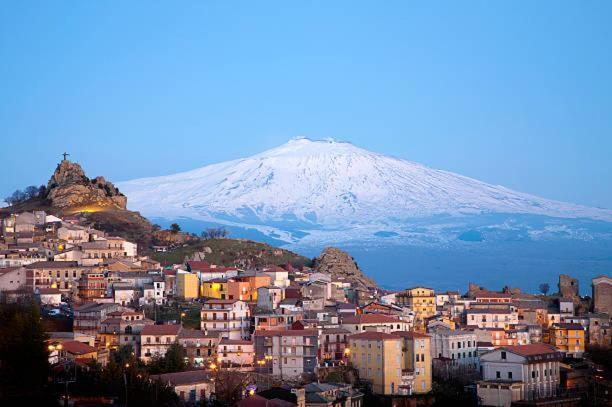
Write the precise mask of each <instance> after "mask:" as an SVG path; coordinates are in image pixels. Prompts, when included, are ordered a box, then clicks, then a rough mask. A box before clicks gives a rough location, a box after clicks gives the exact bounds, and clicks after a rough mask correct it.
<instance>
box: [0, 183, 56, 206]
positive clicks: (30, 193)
mask: <svg viewBox="0 0 612 407" xmlns="http://www.w3.org/2000/svg"><path fill="white" fill-rule="evenodd" d="M46 193H47V188H46V187H45V186H44V185H41V186H39V187H37V186H35V185H30V186H29V187H26V189H24V190H23V191H22V190H20V189H18V190H16V191H15V192H13V193H12V194H11V195H9V196H7V197H6V198H4V200H5V201H6V203H8V204H9V205H17V204H21V203H24V202H26V201H29V200H30V199H35V198H42V197H44V196H45V194H46Z"/></svg>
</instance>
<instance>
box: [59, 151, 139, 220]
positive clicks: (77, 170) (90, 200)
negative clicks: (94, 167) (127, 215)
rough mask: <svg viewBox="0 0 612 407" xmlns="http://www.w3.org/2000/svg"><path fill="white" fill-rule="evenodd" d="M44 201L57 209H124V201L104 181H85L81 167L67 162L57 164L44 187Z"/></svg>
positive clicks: (114, 188) (102, 178)
mask: <svg viewBox="0 0 612 407" xmlns="http://www.w3.org/2000/svg"><path fill="white" fill-rule="evenodd" d="M47 199H48V200H49V201H50V203H51V205H52V206H53V207H55V208H59V209H67V208H81V207H86V206H94V207H101V208H105V207H108V208H117V209H125V208H126V204H127V198H126V197H125V195H123V194H122V193H120V192H119V189H117V188H116V187H115V186H114V185H113V184H112V183H111V182H108V181H106V180H105V179H104V177H96V178H93V179H89V178H87V176H86V175H85V172H84V171H83V169H82V168H81V166H80V165H79V164H77V163H73V162H71V161H68V160H63V161H62V162H61V163H59V164H58V166H57V168H56V169H55V172H54V173H53V175H52V176H51V178H50V179H49V182H48V183H47Z"/></svg>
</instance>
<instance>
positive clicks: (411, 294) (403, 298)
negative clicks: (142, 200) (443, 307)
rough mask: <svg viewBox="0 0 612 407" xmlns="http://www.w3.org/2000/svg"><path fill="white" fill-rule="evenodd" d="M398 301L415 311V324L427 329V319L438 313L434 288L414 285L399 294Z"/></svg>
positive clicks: (417, 326)
mask: <svg viewBox="0 0 612 407" xmlns="http://www.w3.org/2000/svg"><path fill="white" fill-rule="evenodd" d="M396 298H397V303H398V304H399V305H402V306H405V307H408V308H410V309H411V310H412V312H414V326H415V328H418V329H422V330H424V329H425V319H426V318H429V317H431V316H434V315H435V314H436V296H435V293H434V290H432V289H431V288H427V287H414V288H408V289H406V290H404V292H402V293H399V294H397V296H396Z"/></svg>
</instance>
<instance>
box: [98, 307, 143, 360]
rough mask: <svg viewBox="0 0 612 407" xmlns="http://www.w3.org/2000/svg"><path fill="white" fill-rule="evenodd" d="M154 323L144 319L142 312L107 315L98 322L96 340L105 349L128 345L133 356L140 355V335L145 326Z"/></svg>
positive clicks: (127, 311)
mask: <svg viewBox="0 0 612 407" xmlns="http://www.w3.org/2000/svg"><path fill="white" fill-rule="evenodd" d="M153 324H154V321H152V320H150V319H148V318H146V317H145V316H144V312H139V311H132V310H124V311H114V312H110V313H108V314H107V318H106V319H104V320H103V321H102V322H100V330H99V332H98V339H99V341H100V343H101V345H102V346H104V347H106V348H107V349H111V348H112V349H118V348H120V347H121V346H125V345H130V346H131V347H132V349H133V351H134V353H135V354H137V355H138V354H140V334H141V332H142V330H143V329H144V327H145V326H147V325H153Z"/></svg>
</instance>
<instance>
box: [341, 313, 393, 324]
mask: <svg viewBox="0 0 612 407" xmlns="http://www.w3.org/2000/svg"><path fill="white" fill-rule="evenodd" d="M396 322H401V321H400V320H399V319H397V318H393V317H390V316H388V315H381V314H362V315H350V316H348V317H344V318H342V324H357V325H358V324H384V323H396Z"/></svg>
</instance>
